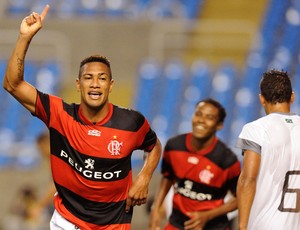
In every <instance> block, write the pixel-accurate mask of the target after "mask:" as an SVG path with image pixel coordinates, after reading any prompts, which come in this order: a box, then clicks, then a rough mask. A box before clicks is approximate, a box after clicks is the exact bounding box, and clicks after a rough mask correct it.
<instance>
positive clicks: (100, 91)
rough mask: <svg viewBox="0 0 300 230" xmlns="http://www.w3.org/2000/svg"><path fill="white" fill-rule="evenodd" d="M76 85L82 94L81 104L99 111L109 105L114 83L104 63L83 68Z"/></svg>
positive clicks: (90, 63)
mask: <svg viewBox="0 0 300 230" xmlns="http://www.w3.org/2000/svg"><path fill="white" fill-rule="evenodd" d="M76 83H77V89H78V90H79V91H80V92H81V104H82V105H83V106H86V107H87V108H91V109H97V108H101V107H103V106H104V105H105V104H107V103H108V96H109V93H110V92H111V90H112V86H113V83H114V81H113V80H112V79H111V76H110V72H109V68H108V67H107V66H106V65H105V64H104V63H101V62H89V63H86V64H85V65H83V66H82V67H81V76H80V78H79V79H77V81H76Z"/></svg>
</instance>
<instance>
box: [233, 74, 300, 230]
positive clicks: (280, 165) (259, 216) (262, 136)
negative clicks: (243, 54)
mask: <svg viewBox="0 0 300 230" xmlns="http://www.w3.org/2000/svg"><path fill="white" fill-rule="evenodd" d="M259 98H260V102H261V104H262V106H263V107H264V109H265V112H266V114H267V115H266V116H264V117H262V118H260V119H258V120H255V121H253V122H250V123H248V124H246V125H245V126H244V127H243V129H242V132H241V133H240V135H239V139H238V142H237V147H239V148H241V149H242V150H243V155H244V162H243V169H242V172H241V175H240V178H239V180H238V187H237V197H238V209H239V229H241V230H244V229H247V230H265V229H293V230H294V229H295V230H296V229H300V193H299V191H300V141H299V140H300V117H299V116H297V115H295V114H292V113H291V112H290V106H291V103H293V101H294V93H293V91H292V85H291V80H290V79H289V76H288V74H287V73H286V72H284V71H278V70H270V71H268V72H266V73H264V74H263V76H262V79H261V82H260V95H259Z"/></svg>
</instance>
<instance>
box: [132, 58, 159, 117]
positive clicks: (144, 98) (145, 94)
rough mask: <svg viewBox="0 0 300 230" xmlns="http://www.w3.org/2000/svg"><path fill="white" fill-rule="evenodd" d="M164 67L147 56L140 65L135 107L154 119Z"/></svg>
mask: <svg viewBox="0 0 300 230" xmlns="http://www.w3.org/2000/svg"><path fill="white" fill-rule="evenodd" d="M161 74H162V67H161V66H160V64H159V63H158V62H157V61H156V60H155V59H153V58H145V59H144V60H143V61H142V62H141V63H140V65H139V67H138V73H137V77H138V79H137V86H136V95H135V98H134V102H133V107H134V108H135V109H136V110H138V111H140V112H141V113H143V114H144V116H145V117H146V118H147V119H148V120H152V119H153V116H154V114H155V113H156V108H157V103H158V102H159V100H160V99H159V97H158V95H159V85H160V79H161Z"/></svg>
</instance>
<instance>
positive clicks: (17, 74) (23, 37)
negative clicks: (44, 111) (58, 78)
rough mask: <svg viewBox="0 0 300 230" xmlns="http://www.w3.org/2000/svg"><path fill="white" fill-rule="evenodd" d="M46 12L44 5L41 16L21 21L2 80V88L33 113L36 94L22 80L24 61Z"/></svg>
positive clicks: (34, 90)
mask: <svg viewBox="0 0 300 230" xmlns="http://www.w3.org/2000/svg"><path fill="white" fill-rule="evenodd" d="M48 10H49V5H46V6H45V8H44V10H43V12H42V13H41V14H38V13H35V12H33V13H31V14H30V15H29V16H27V17H25V18H24V19H23V21H22V23H21V26H20V34H19V37H18V40H17V43H16V45H15V48H14V50H13V52H12V55H11V57H10V59H9V61H8V64H7V69H6V73H5V76H4V79H3V88H4V89H5V90H6V91H8V92H9V93H10V94H11V95H12V96H14V97H15V98H16V99H17V100H18V101H19V102H20V103H21V104H22V105H24V106H25V107H26V108H27V109H28V110H29V111H30V112H33V113H34V112H35V101H36V96H37V92H36V89H35V88H34V87H33V86H32V85H30V84H29V83H28V82H26V81H25V80H24V61H25V56H26V53H27V49H28V47H29V44H30V42H31V40H32V38H33V37H34V35H35V34H36V33H37V32H38V31H39V30H40V29H41V27H42V22H43V20H44V19H45V17H46V15H47V13H48Z"/></svg>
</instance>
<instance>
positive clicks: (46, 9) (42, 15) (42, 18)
mask: <svg viewBox="0 0 300 230" xmlns="http://www.w3.org/2000/svg"><path fill="white" fill-rule="evenodd" d="M49 8H50V6H49V5H48V4H47V5H46V6H45V7H44V9H43V12H42V13H41V20H42V21H43V20H44V19H45V17H46V15H47V13H48V10H49Z"/></svg>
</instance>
